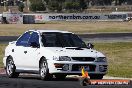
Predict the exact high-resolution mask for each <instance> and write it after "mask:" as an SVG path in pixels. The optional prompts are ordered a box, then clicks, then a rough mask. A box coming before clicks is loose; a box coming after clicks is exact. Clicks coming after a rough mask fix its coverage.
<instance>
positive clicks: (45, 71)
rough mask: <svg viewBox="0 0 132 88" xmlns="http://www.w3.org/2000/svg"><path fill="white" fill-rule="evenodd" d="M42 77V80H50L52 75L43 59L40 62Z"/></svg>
mask: <svg viewBox="0 0 132 88" xmlns="http://www.w3.org/2000/svg"><path fill="white" fill-rule="evenodd" d="M39 71H40V77H41V79H42V80H50V79H51V78H52V75H51V74H49V69H48V64H47V61H46V60H45V59H42V60H41V62H40V70H39Z"/></svg>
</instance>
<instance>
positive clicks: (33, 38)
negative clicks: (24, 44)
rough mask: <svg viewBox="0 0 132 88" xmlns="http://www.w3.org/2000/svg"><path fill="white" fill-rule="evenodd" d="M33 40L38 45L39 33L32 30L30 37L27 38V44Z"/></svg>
mask: <svg viewBox="0 0 132 88" xmlns="http://www.w3.org/2000/svg"><path fill="white" fill-rule="evenodd" d="M32 42H34V43H36V44H37V45H39V35H38V33H36V32H33V33H32V35H31V37H30V39H29V42H28V46H30V44H31V43H32Z"/></svg>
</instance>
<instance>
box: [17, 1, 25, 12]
mask: <svg viewBox="0 0 132 88" xmlns="http://www.w3.org/2000/svg"><path fill="white" fill-rule="evenodd" d="M24 7H25V6H24V4H23V3H22V2H21V3H19V5H18V10H19V11H20V12H23V9H24Z"/></svg>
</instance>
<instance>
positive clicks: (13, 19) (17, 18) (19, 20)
mask: <svg viewBox="0 0 132 88" xmlns="http://www.w3.org/2000/svg"><path fill="white" fill-rule="evenodd" d="M3 18H4V20H6V21H7V23H9V24H23V13H10V12H4V13H3Z"/></svg>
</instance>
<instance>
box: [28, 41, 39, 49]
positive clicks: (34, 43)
mask: <svg viewBox="0 0 132 88" xmlns="http://www.w3.org/2000/svg"><path fill="white" fill-rule="evenodd" d="M30 46H31V47H33V48H39V47H40V46H39V44H37V43H36V42H31V43H30Z"/></svg>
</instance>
